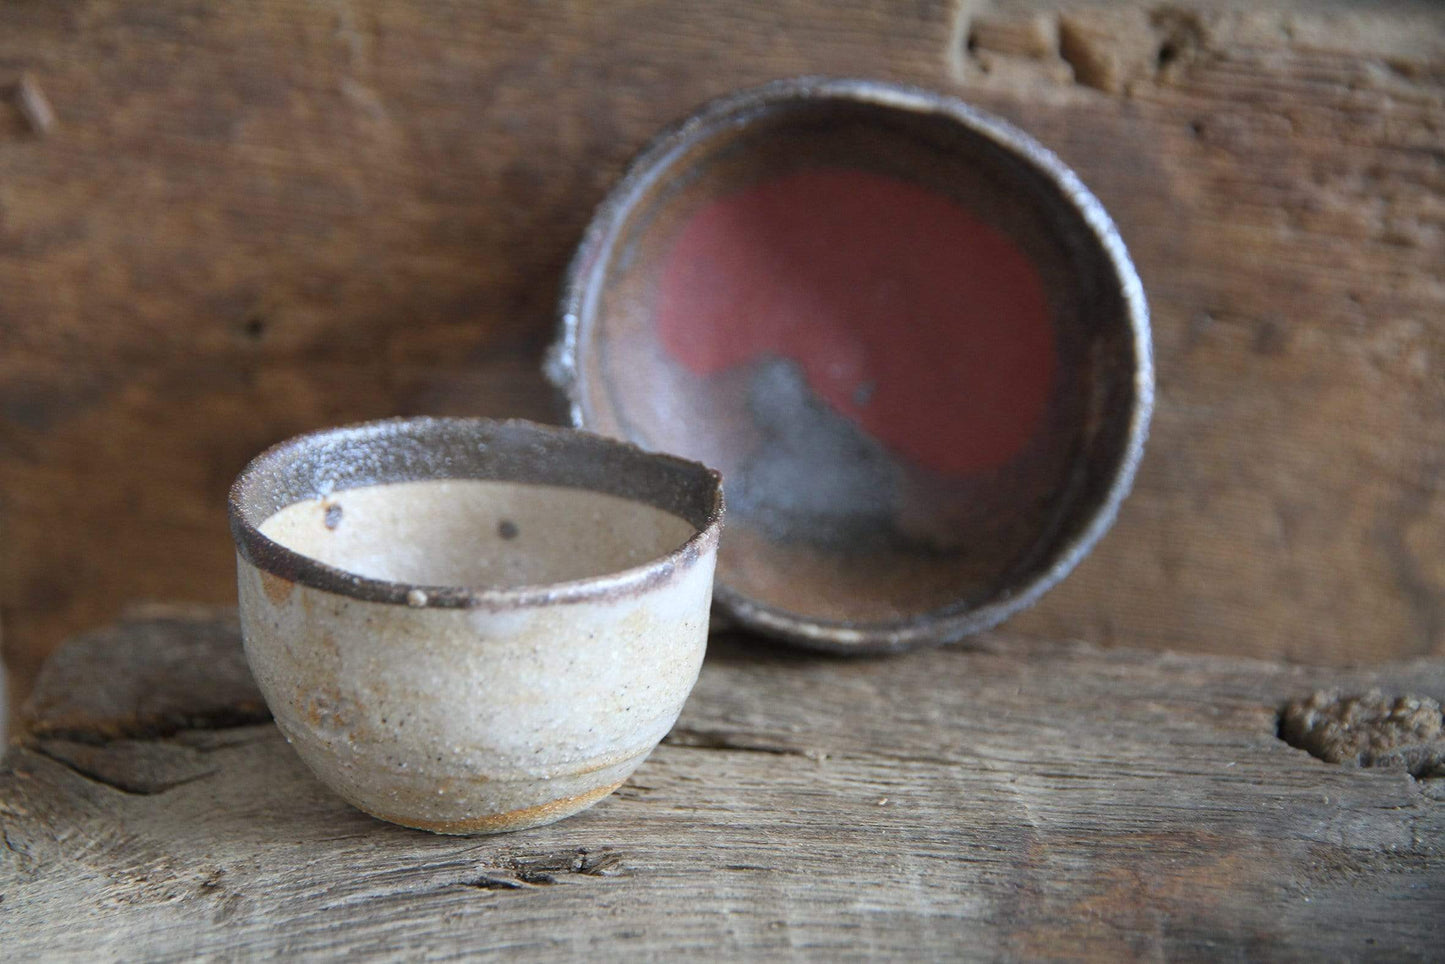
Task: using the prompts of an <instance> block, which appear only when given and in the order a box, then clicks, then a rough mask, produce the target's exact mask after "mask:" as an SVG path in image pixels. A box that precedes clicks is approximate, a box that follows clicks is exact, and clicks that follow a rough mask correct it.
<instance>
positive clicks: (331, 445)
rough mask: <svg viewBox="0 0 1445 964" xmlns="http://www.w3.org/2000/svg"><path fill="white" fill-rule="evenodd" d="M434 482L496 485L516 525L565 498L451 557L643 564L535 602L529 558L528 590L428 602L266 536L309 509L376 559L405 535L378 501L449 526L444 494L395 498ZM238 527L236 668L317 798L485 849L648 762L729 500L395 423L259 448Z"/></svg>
mask: <svg viewBox="0 0 1445 964" xmlns="http://www.w3.org/2000/svg"><path fill="white" fill-rule="evenodd" d="M439 479H482V480H491V481H492V482H499V483H506V485H504V486H501V487H500V489H501V490H504V491H510V492H511V501H508V502H507V505H508V506H509V509H508V513H510V514H515V509H516V508H517V505H518V504H526V503H527V502H528V500H533V501H535V500H536V499H539V498H541V499H545V498H546V497H547V492H548V491H551V490H555V489H557V488H559V487H560V488H561V489H566V490H570V491H571V496H569V499H568V500H563V501H561V502H556V503H555V504H553V505H552V506H551V511H542V510H541V509H538V510H537V511H534V512H533V514H532V516H530V517H526V518H527V521H523V522H521V523H518V522H515V521H513V519H512V518H510V517H509V518H504V519H501V521H500V522H497V523H496V524H493V522H492V521H491V520H490V519H487V521H486V523H485V524H486V525H487V526H488V527H489V528H487V529H482V528H477V527H475V526H472V527H470V528H469V526H471V523H467V524H462V523H461V522H459V523H458V524H457V525H456V526H455V530H456V536H455V537H456V538H458V539H470V540H474V541H475V542H476V543H477V551H478V552H483V553H518V554H526V553H528V552H539V553H544V554H545V553H551V554H552V555H553V556H554V557H556V558H557V560H558V561H557V565H558V566H560V567H561V568H558V569H557V570H556V571H560V572H568V569H567V566H569V565H570V566H573V567H574V568H575V559H574V558H569V559H567V560H563V559H562V558H561V556H562V554H563V553H565V552H566V550H565V547H566V546H567V545H568V544H569V540H573V541H575V543H576V544H578V545H581V544H588V543H589V540H590V541H591V543H598V542H599V540H600V541H601V543H602V548H601V549H599V550H598V551H597V552H596V553H594V555H596V556H597V557H598V558H600V559H608V558H615V559H633V558H639V557H641V561H639V562H637V563H636V564H633V565H629V566H628V567H626V568H623V569H620V570H612V571H606V572H597V573H593V574H590V575H586V576H583V577H581V578H572V577H569V578H565V579H564V580H563V581H559V582H555V583H538V582H535V581H528V580H531V579H535V578H536V576H537V573H539V572H541V573H545V572H547V571H549V570H548V566H549V565H550V564H549V563H547V562H546V560H545V559H544V560H543V563H542V564H541V565H540V567H539V565H537V564H535V562H536V560H532V559H528V560H525V561H526V562H527V565H525V566H523V567H521V569H519V570H518V571H519V572H522V573H525V574H526V578H522V577H519V578H522V581H520V582H518V581H517V580H512V581H508V580H507V579H505V578H499V579H498V584H496V585H490V586H482V585H470V586H469V585H444V584H443V585H425V584H415V583H408V582H405V581H399V580H393V579H384V578H377V577H375V576H374V575H367V574H365V573H364V572H349V571H347V570H346V569H344V568H341V567H340V566H337V565H333V564H332V563H331V562H325V561H322V560H321V559H320V558H317V556H320V555H323V553H321V552H319V551H316V550H315V548H314V547H315V543H309V544H307V543H300V544H305V545H307V546H308V547H309V548H312V549H313V551H315V552H316V555H304V554H301V553H297V552H295V551H293V550H292V549H289V548H287V546H286V545H283V544H282V543H281V542H277V541H275V540H273V539H271V538H269V537H268V536H267V535H266V534H265V530H266V528H267V527H266V522H267V520H268V519H271V518H272V517H274V516H276V513H277V512H278V511H280V510H282V509H286V508H287V507H296V506H298V504H299V505H300V508H299V509H293V510H292V511H293V514H295V513H296V512H299V513H301V515H303V516H304V515H305V514H306V513H308V512H310V511H312V509H314V512H315V516H316V523H315V524H316V526H318V527H324V528H325V529H327V530H328V531H336V532H341V531H343V530H344V529H345V527H347V526H373V525H374V526H376V529H375V531H376V533H377V536H376V538H375V539H373V540H372V543H373V544H372V545H371V546H370V548H371V549H372V550H374V549H376V547H377V544H378V543H379V544H380V545H382V546H384V545H385V541H386V540H387V539H390V538H395V537H397V534H398V533H399V532H401V533H404V532H405V531H415V530H405V529H404V528H403V529H395V528H394V527H388V525H387V524H385V523H384V521H378V520H383V517H382V516H380V515H378V514H377V512H376V511H375V509H374V506H375V505H378V504H385V501H386V500H385V498H384V497H383V498H378V494H379V492H381V489H379V488H378V487H381V488H382V489H384V488H386V487H394V488H396V489H397V491H398V492H405V491H410V492H411V495H409V496H407V499H409V500H410V501H407V500H402V501H400V502H399V503H398V505H399V506H400V507H401V509H402V510H404V511H401V512H400V513H399V514H401V515H404V516H407V517H411V516H422V517H425V516H426V515H427V514H431V515H433V516H436V517H437V518H439V519H443V520H445V519H446V518H447V517H448V513H449V512H452V511H453V508H449V506H452V503H451V502H450V501H449V500H453V499H455V498H456V494H455V492H454V491H453V490H450V489H447V488H446V487H442V488H440V489H438V490H437V492H435V493H424V496H425V497H424V498H420V499H419V500H418V497H417V496H416V492H415V490H416V487H415V486H411V487H407V486H405V485H397V483H413V482H421V481H427V480H439ZM579 490H580V492H579ZM363 491H365V492H366V496H367V499H369V500H370V501H369V503H368V502H367V500H366V499H359V498H356V496H359V495H361V493H362V492H363ZM489 492H490V490H485V491H484V490H481V489H479V490H478V492H474V493H471V498H472V503H471V504H470V506H469V507H468V509H467V513H468V515H467V518H469V519H471V520H473V522H474V521H475V519H477V518H485V515H486V509H487V501H486V500H487V499H489V498H492V495H490V494H489ZM348 493H352V495H351V496H348ZM586 493H595V494H596V497H595V498H592V499H590V501H589V499H588V498H587V497H586V495H585V494H586ZM381 494H382V495H383V496H384V495H385V493H384V492H381ZM398 498H400V496H398ZM619 499H621V500H626V501H627V502H629V503H634V504H635V503H640V504H641V506H644V507H645V506H650V507H652V509H653V510H661V511H662V512H663V513H667V514H669V516H670V517H671V522H672V523H678V524H679V525H678V526H675V527H673V528H668V526H666V525H663V526H648V525H637V524H635V522H634V521H632V517H631V516H626V515H625V514H623V515H624V517H625V518H626V519H627V520H628V521H626V522H625V524H622V525H611V524H609V506H615V505H617V502H616V500H619ZM503 501H506V500H503ZM368 504H369V505H371V506H372V508H370V509H368V510H367V511H366V512H363V511H360V510H359V509H356V508H353V510H352V511H351V512H348V511H347V509H348V505H352V506H353V507H354V506H363V505H368ZM559 507H560V508H559ZM545 508H547V507H546V506H543V509H545ZM634 508H638V509H640V507H638V506H634ZM230 509H231V520H232V530H233V533H234V535H235V538H236V543H237V550H238V556H237V560H238V572H239V579H238V582H239V593H240V607H241V621H242V630H243V633H244V637H245V644H246V654H247V658H248V660H249V662H250V665H251V669H252V672H253V673H254V674H255V676H256V680H257V683H258V684H259V685H260V687H261V691H262V693H263V694H264V695H265V697H266V700H267V703H268V704H269V705H270V707H271V710H272V712H273V713H274V715H275V718H276V722H277V725H278V726H279V727H280V728H281V730H282V732H283V733H284V734H285V735H286V737H287V739H288V740H289V741H290V742H291V743H292V745H293V746H294V747H295V748H296V750H297V752H298V753H299V754H300V756H301V757H302V759H303V760H304V761H305V762H306V763H307V765H308V766H309V767H310V768H311V769H312V770H313V771H314V772H315V773H316V775H317V776H318V777H319V778H320V779H321V780H322V781H323V782H325V783H326V784H327V785H328V786H330V787H331V788H332V789H334V790H335V791H336V792H337V793H339V794H340V795H341V796H342V797H344V798H345V799H346V800H348V801H349V802H350V803H352V804H353V805H355V806H357V807H359V808H360V809H362V810H365V811H366V812H368V813H371V814H373V815H375V816H377V817H380V818H382V819H385V820H389V821H392V822H394V823H399V824H403V825H406V826H410V827H417V828H421V829H426V830H432V831H436V832H441V833H490V832H499V831H505V830H516V829H521V828H524V827H530V826H536V825H539V824H543V823H548V822H551V821H553V820H557V819H560V818H562V817H565V816H567V815H569V814H572V813H575V812H577V811H579V810H581V809H583V808H585V807H587V806H590V805H591V804H593V803H595V802H596V801H598V800H600V799H601V798H603V797H605V796H606V795H607V794H608V793H610V792H611V791H612V790H614V789H616V788H617V787H618V786H619V785H620V784H621V783H622V782H624V781H625V780H626V779H627V777H628V776H629V775H630V774H631V773H632V771H633V770H634V769H635V768H636V767H637V766H638V765H639V764H641V763H642V761H643V760H644V759H646V757H647V755H648V753H650V752H651V750H652V748H653V747H654V746H655V745H656V744H657V742H658V741H659V740H660V739H661V738H662V737H663V736H664V735H665V734H666V733H667V731H668V730H669V729H670V728H671V726H672V724H673V722H674V721H675V720H676V718H677V715H678V713H679V711H680V710H681V709H682V705H683V703H684V701H685V700H686V699H687V695H688V693H689V692H690V691H691V689H692V686H693V684H694V682H695V681H696V679H697V673H698V669H699V667H700V665H701V662H702V658H703V654H704V651H705V648H706V641H707V626H708V609H709V606H710V604H711V598H712V578H713V570H714V564H715V559H716V551H717V541H718V534H719V530H720V528H721V523H722V497H721V488H720V480H719V478H718V476H717V475H716V473H714V472H712V471H710V470H708V469H706V468H704V467H703V466H701V465H697V464H696V463H690V462H685V461H683V460H680V459H674V458H670V457H667V456H658V455H652V454H649V453H645V452H642V451H641V450H639V449H636V448H634V447H632V446H630V445H627V444H625V443H619V442H615V441H611V440H606V439H601V438H598V437H596V436H591V435H588V434H586V433H581V432H574V431H571V430H567V429H557V428H550V427H544V426H537V425H531V424H528V423H523V422H491V421H486V420H479V419H410V420H395V421H388V422H378V423H370V424H367V425H361V426H354V427H348V428H343V429H336V430H333V431H329V432H322V433H316V434H314V435H310V436H302V437H300V438H298V439H293V440H291V441H289V442H285V443H282V444H281V445H279V446H277V447H276V448H273V449H271V450H268V451H267V452H265V453H263V454H262V455H260V456H258V457H257V459H256V460H254V461H253V462H252V463H251V465H250V466H248V467H247V469H246V470H245V471H244V472H243V473H242V475H241V477H240V478H239V479H238V480H237V482H236V485H235V486H234V487H233V489H232V493H231V502H230ZM368 513H369V514H368ZM393 514H397V513H393ZM519 518H522V517H521V516H519ZM301 521H302V523H304V518H303V519H302V520H301ZM543 524H545V525H546V526H547V527H548V529H549V530H550V531H549V532H547V533H543V532H540V531H538V530H539V527H540V526H541V525H543ZM434 529H435V531H436V532H444V531H446V528H445V526H438V527H434ZM485 533H492V534H494V538H486V537H485V535H484V534H485ZM534 533H535V539H534V538H533V537H534ZM679 535H680V536H681V540H682V541H681V544H676V543H677V540H678V536H679ZM544 536H545V538H544ZM321 538H323V539H324V538H325V536H324V535H323V536H322V537H321ZM287 541H295V540H294V539H293V538H291V537H290V536H288V537H287ZM559 547H562V548H559ZM569 555H573V556H575V553H571V554H569ZM333 561H334V560H333ZM358 568H364V567H358ZM391 575H396V573H391ZM570 575H571V576H575V572H573V573H571V574H570Z"/></svg>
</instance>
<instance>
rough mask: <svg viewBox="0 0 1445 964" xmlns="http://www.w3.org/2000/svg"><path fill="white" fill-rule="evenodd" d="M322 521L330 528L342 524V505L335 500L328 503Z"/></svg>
mask: <svg viewBox="0 0 1445 964" xmlns="http://www.w3.org/2000/svg"><path fill="white" fill-rule="evenodd" d="M322 521H323V522H324V523H325V524H326V528H328V529H335V528H336V527H337V526H339V525H341V506H340V505H339V504H337V503H335V502H333V503H331V504H330V505H328V506H327V507H326V515H325V517H324V518H323V519H322Z"/></svg>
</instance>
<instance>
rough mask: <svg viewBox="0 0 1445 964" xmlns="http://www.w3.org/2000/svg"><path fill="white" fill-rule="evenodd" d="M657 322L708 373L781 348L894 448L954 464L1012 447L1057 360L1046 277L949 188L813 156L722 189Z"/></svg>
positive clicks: (925, 463) (912, 457) (679, 257)
mask: <svg viewBox="0 0 1445 964" xmlns="http://www.w3.org/2000/svg"><path fill="white" fill-rule="evenodd" d="M657 324H658V328H659V334H660V337H661V339H662V344H663V346H664V348H665V349H666V350H667V352H668V353H669V354H671V355H672V357H673V358H675V359H676V360H677V361H678V362H680V363H681V364H682V365H684V366H685V367H686V368H687V369H688V370H689V371H692V372H693V373H695V374H698V375H712V374H715V373H717V372H720V371H724V370H726V369H729V368H733V367H735V366H738V365H743V364H747V363H748V362H751V361H753V360H754V359H756V358H759V357H763V356H768V355H773V356H782V357H786V358H790V359H793V360H794V361H796V362H797V363H798V365H799V366H801V368H802V370H803V374H804V377H805V378H806V379H807V382H808V385H809V387H810V388H811V389H812V391H813V392H814V393H815V394H816V395H817V396H818V397H819V398H821V399H822V400H823V401H825V402H826V403H827V404H828V405H829V406H831V407H832V408H833V409H835V410H836V411H838V412H839V413H841V414H843V415H844V416H846V417H847V418H849V419H852V420H853V421H854V422H855V423H857V424H858V425H859V426H861V427H862V428H863V430H864V431H865V432H867V433H868V434H869V435H871V436H873V437H874V438H876V439H878V440H879V441H880V442H882V443H883V444H884V445H886V446H887V447H888V448H890V449H891V450H892V451H894V452H895V453H897V454H899V455H901V456H902V457H904V458H905V459H906V460H908V461H911V462H913V463H915V464H917V465H919V466H922V467H925V468H928V469H932V470H934V471H936V472H941V473H944V474H946V475H950V476H963V475H972V474H974V473H976V472H979V471H983V470H987V469H991V468H996V467H998V466H1000V465H1002V464H1004V463H1005V462H1007V461H1009V460H1010V459H1011V458H1013V457H1014V456H1015V455H1017V454H1018V453H1019V452H1020V450H1021V449H1022V448H1023V447H1024V445H1025V444H1027V442H1028V441H1029V439H1030V438H1031V437H1032V436H1033V434H1034V432H1035V431H1036V430H1037V429H1038V427H1039V423H1040V420H1041V419H1042V417H1043V414H1044V411H1045V408H1046V407H1047V405H1048V399H1049V389H1050V383H1051V381H1052V379H1053V372H1054V348H1053V333H1052V329H1051V326H1050V323H1049V314H1048V303H1047V298H1046V296H1045V293H1044V286H1043V282H1042V280H1041V279H1040V277H1039V273H1038V271H1037V269H1036V268H1035V267H1034V265H1033V264H1032V263H1031V262H1030V261H1029V260H1028V258H1027V257H1025V255H1024V253H1023V252H1022V251H1020V250H1019V248H1018V247H1017V246H1016V245H1014V243H1013V242H1012V241H1010V240H1009V239H1008V238H1006V237H1005V236H1004V235H1003V234H1001V233H1000V232H999V231H997V230H995V229H994V228H992V227H990V226H989V225H987V224H985V223H983V222H982V221H980V220H978V219H977V218H975V217H973V216H972V215H971V214H969V213H968V211H966V210H965V209H964V208H962V207H961V206H959V205H958V204H956V203H954V202H953V201H951V200H950V199H948V198H946V197H944V196H942V195H939V194H937V193H934V192H933V191H930V190H927V189H926V188H922V187H919V186H917V185H915V184H911V183H909V182H907V181H902V180H899V179H896V178H892V177H888V176H885V175H880V174H874V173H871V172H867V171H861V170H847V169H831V168H816V169H812V170H807V171H803V172H800V173H797V174H791V175H787V176H785V177H781V178H777V179H774V180H771V181H765V182H763V183H761V184H758V185H755V186H753V187H751V188H749V189H747V190H745V191H743V192H741V193H739V194H735V195H732V196H730V197H724V198H720V199H718V200H716V201H714V202H712V203H711V204H709V205H708V206H706V207H704V208H703V209H702V210H700V211H699V212H698V213H697V214H696V215H694V216H693V217H692V219H691V220H690V221H689V222H688V223H687V224H686V225H685V226H684V228H683V230H682V232H681V234H680V236H679V237H678V239H677V242H676V244H675V245H674V246H673V248H672V250H671V251H670V252H669V254H668V259H667V262H666V264H665V265H664V267H663V272H662V276H661V279H660V288H659V301H658V314H657Z"/></svg>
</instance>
